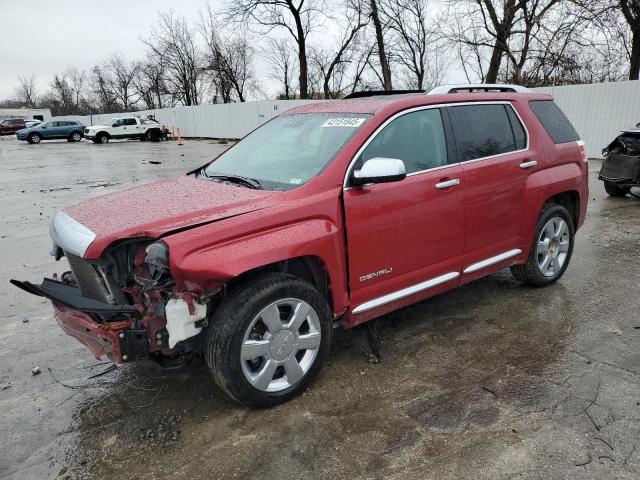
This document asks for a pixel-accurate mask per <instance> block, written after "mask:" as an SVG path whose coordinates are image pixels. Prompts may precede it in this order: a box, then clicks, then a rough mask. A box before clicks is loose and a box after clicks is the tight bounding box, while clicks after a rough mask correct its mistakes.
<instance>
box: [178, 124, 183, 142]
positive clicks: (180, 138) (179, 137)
mask: <svg viewBox="0 0 640 480" xmlns="http://www.w3.org/2000/svg"><path fill="white" fill-rule="evenodd" d="M178 145H182V135H180V129H179V128H178Z"/></svg>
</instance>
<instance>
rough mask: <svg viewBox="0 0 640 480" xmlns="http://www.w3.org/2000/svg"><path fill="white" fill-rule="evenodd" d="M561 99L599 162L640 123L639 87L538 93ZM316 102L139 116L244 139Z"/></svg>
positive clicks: (197, 132)
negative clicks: (613, 142) (292, 110)
mask: <svg viewBox="0 0 640 480" xmlns="http://www.w3.org/2000/svg"><path fill="white" fill-rule="evenodd" d="M536 90H537V91H539V92H544V93H549V94H551V95H553V96H554V97H555V98H556V101H557V103H558V105H560V107H561V108H562V110H563V111H564V112H565V113H566V115H567V116H568V117H569V119H570V120H571V123H573V125H574V126H575V127H576V130H578V133H579V134H580V137H581V138H582V139H583V140H584V141H585V143H586V145H587V153H588V155H589V157H591V158H600V157H601V150H602V148H603V147H605V146H607V145H608V144H609V142H610V141H611V140H613V138H615V137H616V136H617V134H618V132H619V131H620V130H621V129H623V128H625V127H631V126H633V125H635V124H636V123H638V122H640V81H638V80H635V81H628V82H616V83H596V84H591V85H571V86H562V87H545V88H539V89H536ZM310 102H313V100H276V101H260V102H246V103H228V104H218V105H198V106H195V107H173V108H163V109H158V110H144V111H141V112H136V115H140V116H146V115H150V114H153V115H155V117H156V119H157V120H158V121H159V122H160V123H163V124H165V125H167V126H169V128H171V127H175V128H180V132H181V133H182V135H183V136H185V137H208V138H242V137H243V136H245V135H246V134H247V133H248V132H250V131H251V130H253V129H254V128H256V127H257V126H259V125H261V124H262V123H264V122H266V121H267V120H269V119H271V118H273V117H275V116H277V115H279V114H280V113H282V112H284V111H286V110H288V109H290V108H293V107H296V106H298V105H304V104H306V103H310ZM123 115H125V114H102V115H91V116H81V117H76V116H72V117H56V118H67V119H74V120H80V121H81V122H82V123H84V124H85V125H99V124H104V123H107V122H110V121H111V119H112V118H114V117H118V116H123Z"/></svg>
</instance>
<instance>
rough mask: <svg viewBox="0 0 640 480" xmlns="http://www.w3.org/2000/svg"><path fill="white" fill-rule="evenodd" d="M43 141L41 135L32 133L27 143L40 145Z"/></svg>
mask: <svg viewBox="0 0 640 480" xmlns="http://www.w3.org/2000/svg"><path fill="white" fill-rule="evenodd" d="M41 141H42V137H41V136H40V134H39V133H32V134H31V135H29V138H27V142H29V143H36V144H38V143H40V142H41Z"/></svg>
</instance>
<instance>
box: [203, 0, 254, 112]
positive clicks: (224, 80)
mask: <svg viewBox="0 0 640 480" xmlns="http://www.w3.org/2000/svg"><path fill="white" fill-rule="evenodd" d="M199 26H200V31H201V33H202V36H203V38H204V40H205V44H206V46H207V48H206V53H205V67H204V68H205V69H206V70H207V71H208V72H209V73H210V74H211V76H212V81H213V84H214V86H215V87H216V90H218V91H219V92H221V93H222V98H223V101H225V102H230V101H233V100H237V101H240V102H244V101H245V100H246V89H247V87H251V86H253V85H252V84H253V83H255V82H256V79H255V76H254V70H253V60H254V56H255V51H254V49H253V47H252V46H251V44H250V42H249V39H248V38H247V33H246V32H240V34H239V35H231V34H230V33H229V32H225V31H224V30H223V28H222V27H221V25H220V23H219V22H218V21H216V16H215V14H214V12H213V11H212V10H211V7H210V5H208V4H207V8H206V10H205V12H204V13H203V12H201V14H200V25H199ZM221 32H222V34H221ZM232 92H233V93H234V95H232Z"/></svg>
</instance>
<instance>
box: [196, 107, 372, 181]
mask: <svg viewBox="0 0 640 480" xmlns="http://www.w3.org/2000/svg"><path fill="white" fill-rule="evenodd" d="M367 119H368V116H367V115H363V114H358V115H351V114H344V113H333V114H321V113H308V114H298V115H283V116H281V117H277V118H275V119H273V120H272V121H270V122H268V123H266V124H265V125H263V126H262V127H260V128H258V129H257V130H255V131H254V132H252V133H251V134H249V135H248V136H247V137H245V138H244V139H243V140H242V141H240V142H239V143H238V144H237V145H236V146H234V147H233V148H231V149H229V150H227V151H226V152H225V153H223V154H222V155H221V156H220V157H218V159H216V160H215V161H214V162H213V163H211V164H210V165H209V166H208V167H206V168H205V170H204V176H207V177H216V176H240V177H244V178H248V179H251V180H257V181H258V182H259V184H260V185H261V187H262V188H266V189H270V190H289V189H292V188H296V187H298V186H300V185H302V184H304V183H306V182H308V181H309V180H310V179H312V178H313V177H315V176H316V175H317V174H318V173H320V172H321V171H322V170H323V169H324V167H325V166H326V165H327V164H328V163H329V161H331V160H332V159H333V157H334V156H335V155H336V153H337V152H338V150H340V148H341V147H342V146H343V145H344V144H345V143H346V142H347V140H349V138H351V136H353V134H354V133H355V132H357V131H358V130H359V129H360V128H361V127H362V125H363V124H364V123H365V122H366V120H367Z"/></svg>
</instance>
